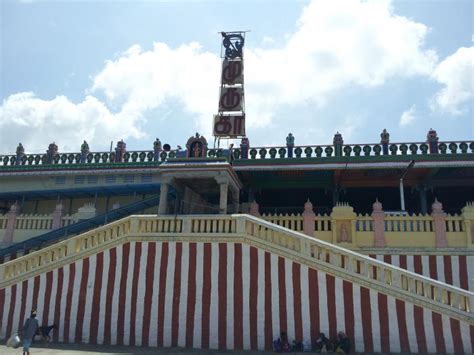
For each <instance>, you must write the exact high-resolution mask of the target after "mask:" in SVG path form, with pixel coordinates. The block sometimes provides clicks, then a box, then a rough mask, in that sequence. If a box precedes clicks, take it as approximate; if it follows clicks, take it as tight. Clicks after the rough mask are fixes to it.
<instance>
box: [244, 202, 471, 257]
mask: <svg viewBox="0 0 474 355" xmlns="http://www.w3.org/2000/svg"><path fill="white" fill-rule="evenodd" d="M376 204H380V202H378V201H377V202H376V203H375V204H374V206H375V207H374V212H373V213H372V215H360V214H355V213H354V212H353V210H352V207H350V206H346V205H339V206H336V207H335V208H334V209H333V213H331V215H330V216H327V215H309V216H308V215H305V213H306V212H305V213H302V214H263V215H261V218H262V219H264V220H266V221H268V222H271V223H274V224H277V225H279V226H282V227H285V228H288V229H291V230H294V231H297V232H303V231H304V228H303V226H304V225H305V224H306V225H309V226H310V228H309V229H308V230H307V231H304V233H305V234H307V235H309V236H311V237H315V238H318V239H321V240H324V241H327V242H332V243H335V244H341V245H343V246H345V247H348V248H353V249H354V248H384V247H392V248H413V247H415V248H472V247H473V241H472V233H470V231H471V227H470V226H472V225H474V220H473V216H472V214H473V213H472V212H470V211H471V210H472V209H474V207H473V206H472V205H470V204H468V205H467V206H466V207H464V209H463V213H462V214H461V215H447V214H445V213H444V212H443V211H442V205H441V204H440V203H439V202H438V201H436V202H435V204H436V208H438V209H439V210H435V208H433V213H432V214H431V215H422V214H418V215H405V214H391V213H385V212H384V211H383V210H382V205H381V204H380V206H378V205H376ZM435 204H433V205H435ZM438 204H439V205H438ZM255 208H257V209H258V204H256V207H255V206H254V209H255ZM376 208H379V210H378V211H377V210H376ZM252 214H253V215H257V214H256V213H252ZM258 216H260V214H258ZM344 230H345V231H344Z"/></svg>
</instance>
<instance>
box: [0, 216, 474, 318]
mask: <svg viewBox="0 0 474 355" xmlns="http://www.w3.org/2000/svg"><path fill="white" fill-rule="evenodd" d="M196 237H199V238H200V240H202V239H204V240H208V241H214V242H219V241H223V240H225V241H237V240H242V241H244V242H248V243H249V244H252V245H255V246H260V247H262V248H266V249H268V250H271V251H274V252H276V253H279V254H280V255H282V256H284V257H288V258H291V259H293V260H295V261H298V262H301V263H304V264H307V265H309V266H311V267H317V268H319V269H321V270H323V271H326V272H330V273H332V274H334V275H336V276H340V277H343V278H346V279H349V280H352V281H355V282H356V283H359V284H361V285H364V286H367V287H372V288H376V289H377V290H380V291H381V292H384V293H386V294H389V295H392V296H394V297H398V298H400V297H402V298H403V299H405V300H408V301H410V302H415V303H418V304H422V305H425V306H429V307H431V308H432V309H434V310H437V311H439V312H445V313H448V314H449V315H450V316H453V317H457V318H460V319H463V320H467V321H469V322H470V323H471V324H474V316H473V313H474V309H473V306H474V304H473V302H474V293H473V292H469V291H467V290H463V289H460V288H458V287H455V286H451V285H448V284H445V283H442V282H440V281H436V280H433V279H430V278H428V277H425V276H422V275H418V274H416V273H414V272H410V271H407V270H404V269H401V268H399V267H396V266H393V265H390V264H387V263H384V262H382V261H379V260H376V259H373V258H370V257H368V256H365V255H362V254H359V253H357V252H354V251H351V250H348V249H346V248H343V247H340V246H337V245H334V244H331V243H327V242H324V241H322V240H318V239H314V238H311V237H308V236H306V235H305V234H302V233H299V232H295V231H292V230H290V229H287V228H284V227H281V226H278V225H275V224H272V223H269V222H267V221H264V220H261V219H259V218H256V217H253V216H249V215H222V216H211V215H191V216H176V217H174V216H146V215H135V216H129V217H126V218H123V219H121V220H119V221H116V222H113V223H111V224H109V225H106V226H103V227H99V228H97V229H95V230H93V231H89V232H86V233H84V234H81V235H79V236H76V237H72V238H71V239H69V240H67V241H63V242H60V243H56V244H54V245H52V246H50V247H47V248H45V249H41V250H39V251H37V252H33V253H31V254H28V255H25V256H22V257H20V258H18V259H15V260H12V261H9V262H7V263H5V264H3V265H0V287H5V286H7V285H9V284H12V283H16V282H20V281H21V280H23V279H25V278H28V277H32V276H34V275H36V274H38V273H40V272H45V271H47V270H49V269H51V268H53V267H58V266H59V265H60V264H62V265H64V264H65V263H68V262H73V261H74V260H77V259H79V258H83V257H85V256H87V255H92V254H94V253H97V252H99V251H101V250H103V249H104V248H105V247H111V246H112V245H115V244H117V243H121V242H123V241H126V240H134V239H137V238H138V239H140V238H142V239H143V240H156V238H160V240H182V241H189V240H196Z"/></svg>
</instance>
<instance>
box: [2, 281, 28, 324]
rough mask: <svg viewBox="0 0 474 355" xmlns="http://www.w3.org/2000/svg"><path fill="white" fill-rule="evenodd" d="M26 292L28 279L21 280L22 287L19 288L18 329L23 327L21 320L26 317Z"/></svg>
mask: <svg viewBox="0 0 474 355" xmlns="http://www.w3.org/2000/svg"><path fill="white" fill-rule="evenodd" d="M27 293H28V280H25V281H23V282H22V288H21V308H20V322H19V323H18V331H19V330H20V329H21V328H22V327H23V324H22V322H23V321H24V320H25V319H26V317H25V313H26V312H27V310H25V308H26V297H27ZM28 316H29V314H28ZM1 320H2V318H1V317H0V321H1Z"/></svg>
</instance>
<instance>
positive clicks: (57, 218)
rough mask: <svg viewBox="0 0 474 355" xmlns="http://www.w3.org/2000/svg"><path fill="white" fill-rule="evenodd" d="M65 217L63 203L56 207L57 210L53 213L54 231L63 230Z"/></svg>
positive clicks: (52, 227)
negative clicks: (62, 222)
mask: <svg viewBox="0 0 474 355" xmlns="http://www.w3.org/2000/svg"><path fill="white" fill-rule="evenodd" d="M63 215H64V206H63V204H62V202H59V203H58V204H57V205H56V208H55V210H54V212H53V225H52V226H51V229H52V230H55V229H59V228H61V221H62V219H63Z"/></svg>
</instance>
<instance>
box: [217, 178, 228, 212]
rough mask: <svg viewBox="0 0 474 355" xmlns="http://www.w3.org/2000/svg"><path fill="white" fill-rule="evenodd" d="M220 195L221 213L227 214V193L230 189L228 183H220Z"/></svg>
mask: <svg viewBox="0 0 474 355" xmlns="http://www.w3.org/2000/svg"><path fill="white" fill-rule="evenodd" d="M219 187H220V196H219V214H227V193H228V191H229V184H228V183H221V184H219Z"/></svg>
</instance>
